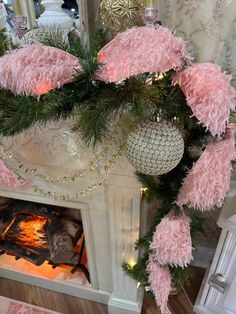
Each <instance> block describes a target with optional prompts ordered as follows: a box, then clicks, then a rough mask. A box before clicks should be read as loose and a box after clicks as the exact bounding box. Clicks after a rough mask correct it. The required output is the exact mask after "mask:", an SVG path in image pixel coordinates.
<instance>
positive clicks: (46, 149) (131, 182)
mask: <svg viewBox="0 0 236 314" xmlns="http://www.w3.org/2000/svg"><path fill="white" fill-rule="evenodd" d="M70 125H71V121H63V123H62V122H58V123H56V122H55V123H51V124H48V125H47V127H46V128H44V127H43V128H41V127H38V126H36V127H34V128H32V129H31V130H29V131H27V132H25V133H22V134H20V135H18V136H15V137H13V138H10V139H9V138H8V139H3V141H2V143H3V147H4V149H2V150H1V151H0V155H1V157H2V158H5V161H6V163H7V164H8V165H9V166H10V167H11V168H12V169H15V170H16V172H17V173H18V174H19V175H22V176H24V177H26V176H31V178H32V181H33V184H32V187H31V188H30V189H28V190H25V191H21V192H15V191H10V190H4V189H0V196H1V197H7V198H10V199H12V200H13V202H12V203H10V204H7V206H8V210H7V213H8V215H9V216H10V217H6V214H5V217H4V226H3V225H2V223H3V221H1V222H0V226H1V230H2V231H1V234H3V235H2V236H1V237H3V238H5V239H7V240H8V241H9V242H10V243H12V242H13V239H12V236H11V231H14V232H13V235H14V236H13V238H15V234H14V233H15V231H16V230H17V232H20V230H19V229H21V228H19V224H20V226H22V225H23V226H24V227H23V229H24V230H26V229H27V228H28V226H32V225H33V226H34V228H35V229H36V232H35V234H34V236H35V237H36V239H37V238H38V236H39V237H40V238H41V239H40V241H39V242H40V243H38V244H37V245H36V246H37V247H38V246H39V247H38V248H37V249H36V247H35V245H34V248H33V253H34V254H35V252H36V251H37V252H38V251H40V252H41V251H42V250H43V251H44V254H43V258H42V259H41V260H37V258H36V262H35V260H34V259H33V260H34V262H33V261H32V259H31V260H30V261H28V260H27V258H25V256H24V253H25V252H28V251H30V252H31V250H32V247H31V246H32V245H31V240H32V238H30V241H28V240H27V241H26V242H27V245H26V244H24V245H23V249H24V251H23V256H22V255H18V254H17V252H13V251H14V250H9V249H7V248H6V247H2V248H0V249H1V250H2V253H3V254H2V255H1V256H0V277H4V278H9V279H12V280H17V281H22V282H24V283H28V284H32V285H36V286H39V287H43V288H46V289H51V290H54V291H57V292H61V293H64V294H69V295H72V296H76V297H80V298H85V299H89V300H92V301H95V302H100V303H104V304H108V308H109V313H110V314H137V313H140V312H141V304H142V290H140V288H137V284H136V283H135V282H134V281H133V280H132V279H130V278H129V277H127V276H126V275H125V274H124V272H123V270H122V264H123V262H128V263H129V264H130V265H131V266H132V265H134V264H135V262H136V260H137V258H138V254H139V252H138V251H136V250H135V249H134V243H135V241H136V239H137V238H138V237H139V232H140V221H142V222H143V221H144V220H145V217H140V215H144V216H145V211H144V210H140V185H139V183H138V182H137V179H136V176H135V172H134V169H133V168H132V166H131V165H130V164H129V162H128V161H127V159H126V157H125V156H124V155H121V156H120V157H119V158H116V155H117V151H118V150H119V142H117V140H112V141H111V142H110V144H109V145H108V146H107V147H105V148H104V147H101V148H98V152H94V151H92V150H90V149H88V148H87V147H85V146H84V145H83V144H82V143H81V140H80V138H79V137H78V135H77V134H74V133H71V132H70ZM121 137H122V138H124V134H123V133H122V130H121ZM117 147H118V148H117ZM114 160H115V161H116V162H115V164H113V163H114V162H113V161H114ZM110 164H113V167H112V168H111V169H109V173H108V172H107V168H109V167H110ZM52 178H54V179H52ZM105 179H106V180H105ZM14 204H15V205H14ZM17 204H18V205H17ZM19 204H20V205H19ZM22 204H27V206H26V207H25V206H22ZM38 204H39V206H38ZM28 205H29V206H28ZM36 205H37V206H36ZM35 206H36V207H37V208H35ZM19 207H20V210H18V209H19ZM22 207H23V210H22ZM13 209H14V210H15V213H13V212H12V211H13ZM28 210H30V212H29V211H28ZM2 213H3V212H2ZM58 217H59V218H60V223H59V224H60V226H62V225H63V224H65V221H66V224H68V221H69V224H70V223H73V224H74V223H76V224H78V225H79V224H80V226H81V227H82V233H83V235H82V237H81V236H80V234H79V230H78V229H79V227H76V228H75V229H76V230H77V232H78V234H77V235H75V239H74V240H71V236H69V238H70V239H69V238H68V233H67V235H66V234H65V230H64V236H65V239H64V240H63V241H64V242H65V241H67V248H70V250H68V251H67V252H65V256H63V254H61V253H62V252H61V250H60V249H59V250H58V251H56V253H55V251H53V249H52V248H53V238H57V236H59V237H62V238H63V232H61V231H63V227H60V228H58V222H57V223H56V224H57V228H56V231H55V230H53V231H50V232H52V234H53V235H52V236H51V234H50V237H49V238H50V239H49V241H46V243H47V244H45V243H44V242H45V241H44V240H45V238H47V237H48V235H47V232H49V231H47V225H48V223H49V222H51V221H52V220H54V221H58V220H57V219H59V218H58ZM7 220H8V221H7ZM6 221H7V223H6ZM63 221H64V222H63ZM39 227H40V228H39ZM42 228H43V229H44V232H45V233H44V234H42V233H41V231H42ZM40 229H41V231H40V232H39V234H38V230H40ZM45 229H46V230H45ZM59 229H60V232H61V234H60V233H59V235H57V231H58V230H59ZM64 229H66V228H65V227H64ZM9 232H10V234H9ZM9 236H10V237H9ZM23 239H24V241H23V242H25V234H24V236H23ZM66 239H67V240H66ZM14 240H15V239H14ZM34 240H35V239H34ZM83 240H84V243H85V249H84V252H85V253H86V256H85V253H84V254H82V256H83V258H82V260H81V261H80V262H81V264H82V268H83V266H85V267H86V269H87V270H88V272H89V277H88V276H87V278H86V271H84V270H83V269H81V268H79V269H77V270H76V271H72V270H73V267H74V266H75V265H76V261H74V260H73V258H74V254H75V253H76V250H77V249H76V245H75V242H76V241H77V244H78V247H80V248H81V245H80V243H78V242H79V241H82V242H83ZM11 241H12V242H11ZM16 241H17V242H18V241H19V237H18V236H17V237H16ZM63 241H62V243H63ZM71 241H72V242H73V244H72V245H71ZM56 242H57V241H56ZM1 243H2V240H1ZM16 244H17V245H18V243H16ZM42 246H43V248H42ZM45 246H47V250H46V252H45ZM53 252H54V253H53ZM6 253H7V254H6ZM53 254H55V255H56V256H57V257H56V259H55V260H54V259H53ZM80 256H81V254H80ZM19 257H20V258H19ZM41 257H42V256H41ZM64 257H66V258H68V259H71V258H72V261H70V262H68V260H67V261H65V260H64ZM76 258H77V260H78V255H77V257H76ZM85 258H86V259H85ZM40 263H41V265H39V266H37V264H40ZM68 264H69V265H68Z"/></svg>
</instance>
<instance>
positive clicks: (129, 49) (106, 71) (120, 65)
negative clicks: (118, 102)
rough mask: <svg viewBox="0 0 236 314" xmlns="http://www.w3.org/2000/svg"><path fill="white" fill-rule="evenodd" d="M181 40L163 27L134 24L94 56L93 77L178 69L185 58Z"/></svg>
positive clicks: (110, 79)
mask: <svg viewBox="0 0 236 314" xmlns="http://www.w3.org/2000/svg"><path fill="white" fill-rule="evenodd" d="M189 58H190V57H189V55H188V53H187V51H186V48H185V42H184V41H183V40H182V39H180V38H176V37H175V36H174V35H173V34H172V33H171V32H170V31H169V30H168V29H167V28H164V27H161V26H159V27H157V28H155V27H150V26H146V27H134V28H131V29H129V30H127V31H125V32H123V33H120V34H118V35H117V36H116V37H115V38H114V39H113V40H112V41H110V42H109V43H108V44H107V45H106V46H105V47H104V48H103V49H102V50H101V51H100V52H99V55H98V60H99V62H100V63H102V66H101V68H100V70H99V71H98V72H97V75H96V79H98V80H101V81H105V82H118V81H121V80H124V79H125V78H128V77H130V76H133V75H137V74H141V73H144V72H165V71H167V70H170V69H173V68H180V67H181V66H182V65H183V62H184V59H189Z"/></svg>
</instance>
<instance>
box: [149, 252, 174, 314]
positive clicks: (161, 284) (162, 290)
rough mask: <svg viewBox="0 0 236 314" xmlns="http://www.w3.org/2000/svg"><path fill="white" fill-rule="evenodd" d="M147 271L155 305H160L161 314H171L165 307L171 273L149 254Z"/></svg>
mask: <svg viewBox="0 0 236 314" xmlns="http://www.w3.org/2000/svg"><path fill="white" fill-rule="evenodd" d="M147 271H148V273H149V277H148V281H149V284H150V286H151V289H152V291H153V293H154V295H155V300H156V304H157V306H159V307H160V310H161V313H162V314H171V312H170V310H169V309H168V307H167V302H168V297H169V294H170V289H171V275H170V271H169V269H168V268H166V267H162V266H160V265H159V264H158V263H157V262H156V261H155V260H154V258H153V256H151V255H150V256H149V260H148V264H147Z"/></svg>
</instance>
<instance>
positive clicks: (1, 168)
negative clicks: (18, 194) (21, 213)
mask: <svg viewBox="0 0 236 314" xmlns="http://www.w3.org/2000/svg"><path fill="white" fill-rule="evenodd" d="M31 184H32V182H31V180H30V179H27V180H19V179H18V178H17V177H16V175H15V173H14V172H13V171H12V170H10V169H9V168H7V166H6V165H5V164H4V162H3V161H2V160H1V159H0V187H3V188H7V189H10V190H12V191H22V190H25V189H28V188H29V187H30V186H31Z"/></svg>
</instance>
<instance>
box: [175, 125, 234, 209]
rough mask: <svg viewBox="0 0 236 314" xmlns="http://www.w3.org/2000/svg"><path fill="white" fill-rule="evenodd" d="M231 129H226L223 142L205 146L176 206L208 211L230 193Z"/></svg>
mask: <svg viewBox="0 0 236 314" xmlns="http://www.w3.org/2000/svg"><path fill="white" fill-rule="evenodd" d="M234 128H235V127H234V125H229V126H228V128H227V132H226V136H225V138H224V139H221V140H215V141H214V142H212V143H210V144H208V145H207V147H206V149H205V151H204V152H203V153H202V155H201V157H200V158H199V159H198V161H197V162H196V163H195V164H194V165H193V168H192V169H191V170H190V171H189V173H188V175H187V177H186V178H185V179H184V182H183V185H182V187H181V189H180V191H179V194H178V198H177V202H176V203H177V205H178V206H183V205H188V206H190V207H193V208H195V209H200V210H202V211H204V210H211V209H213V208H214V207H215V206H218V207H221V206H222V205H223V202H224V199H225V197H226V194H227V192H228V191H229V189H230V177H231V171H232V166H231V161H232V160H234V159H235V137H234Z"/></svg>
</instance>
